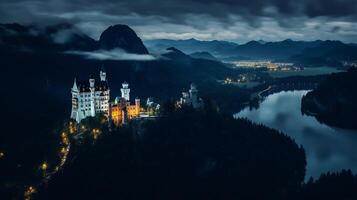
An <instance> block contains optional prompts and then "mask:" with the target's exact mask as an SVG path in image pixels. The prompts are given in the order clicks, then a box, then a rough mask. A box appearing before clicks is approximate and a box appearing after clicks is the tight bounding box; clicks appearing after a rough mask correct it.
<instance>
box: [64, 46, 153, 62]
mask: <svg viewBox="0 0 357 200" xmlns="http://www.w3.org/2000/svg"><path fill="white" fill-rule="evenodd" d="M65 53H67V54H73V55H80V56H83V57H85V58H86V59H92V60H134V61H151V60H155V59H156V58H155V57H154V56H152V55H143V54H132V53H127V52H125V51H124V50H122V49H113V50H97V51H67V52H65Z"/></svg>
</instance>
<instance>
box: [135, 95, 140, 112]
mask: <svg viewBox="0 0 357 200" xmlns="http://www.w3.org/2000/svg"><path fill="white" fill-rule="evenodd" d="M135 112H136V114H137V115H139V114H140V99H139V98H135Z"/></svg>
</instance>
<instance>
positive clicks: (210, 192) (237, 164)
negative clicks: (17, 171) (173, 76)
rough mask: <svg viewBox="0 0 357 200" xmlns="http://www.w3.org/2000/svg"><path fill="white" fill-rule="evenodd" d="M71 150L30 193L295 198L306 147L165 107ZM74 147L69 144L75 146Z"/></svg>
mask: <svg viewBox="0 0 357 200" xmlns="http://www.w3.org/2000/svg"><path fill="white" fill-rule="evenodd" d="M171 108H172V107H171ZM135 128H136V127H134V126H129V127H126V128H121V129H118V130H117V131H115V132H111V133H109V132H108V133H103V135H102V136H101V138H100V139H99V140H98V141H97V142H96V143H94V144H88V145H86V144H82V146H80V147H78V149H82V150H80V151H77V152H76V150H74V151H72V153H71V155H70V158H69V162H68V165H67V166H66V168H65V169H64V170H63V171H62V172H60V173H58V174H56V175H55V176H54V177H53V179H52V180H51V181H50V182H49V184H48V185H47V186H46V187H44V188H41V189H40V192H39V194H38V196H37V199H297V197H298V194H299V192H300V188H301V184H302V182H303V180H304V175H305V165H306V161H305V153H304V150H303V148H302V147H299V146H298V145H297V144H296V143H295V142H294V141H293V140H292V139H290V138H289V137H287V136H285V135H283V134H282V133H279V132H277V131H276V130H273V129H270V128H267V127H264V126H262V125H256V124H253V123H252V122H250V121H247V120H241V119H239V120H236V119H233V118H232V117H231V116H226V115H222V114H219V113H218V112H217V111H216V107H215V106H214V105H213V103H207V104H206V106H205V108H204V109H203V110H201V111H195V110H193V109H192V108H190V107H183V108H182V109H178V110H175V109H170V111H166V116H165V117H162V118H159V119H158V120H156V121H151V122H148V123H146V124H145V128H144V134H143V136H142V137H140V138H137V137H134V136H133V135H132V132H133V131H132V129H135ZM74 148H76V147H74Z"/></svg>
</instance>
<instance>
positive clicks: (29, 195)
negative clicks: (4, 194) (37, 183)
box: [24, 186, 36, 200]
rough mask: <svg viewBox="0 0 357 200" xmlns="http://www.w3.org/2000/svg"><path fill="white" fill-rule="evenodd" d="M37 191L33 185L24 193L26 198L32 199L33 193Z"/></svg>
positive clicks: (27, 199) (26, 199)
mask: <svg viewBox="0 0 357 200" xmlns="http://www.w3.org/2000/svg"><path fill="white" fill-rule="evenodd" d="M34 193H36V188H35V187H33V186H29V187H28V188H27V189H26V190H25V193H24V199H25V200H31V197H32V195H33V194H34Z"/></svg>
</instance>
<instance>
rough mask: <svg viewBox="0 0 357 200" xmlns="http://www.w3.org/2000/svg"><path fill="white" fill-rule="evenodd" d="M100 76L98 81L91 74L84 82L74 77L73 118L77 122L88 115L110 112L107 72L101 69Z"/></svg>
mask: <svg viewBox="0 0 357 200" xmlns="http://www.w3.org/2000/svg"><path fill="white" fill-rule="evenodd" d="M99 76H100V80H99V81H96V80H95V79H94V78H93V76H90V78H89V80H88V81H84V82H78V81H77V80H76V79H74V83H73V87H72V90H71V92H72V112H71V118H72V119H74V120H76V121H77V122H80V121H81V120H82V119H84V118H86V117H94V116H95V115H96V114H97V113H104V114H106V115H108V114H109V98H110V89H109V86H108V82H107V79H106V72H105V71H104V70H103V69H102V70H100V73H99ZM128 98H129V96H128Z"/></svg>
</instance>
